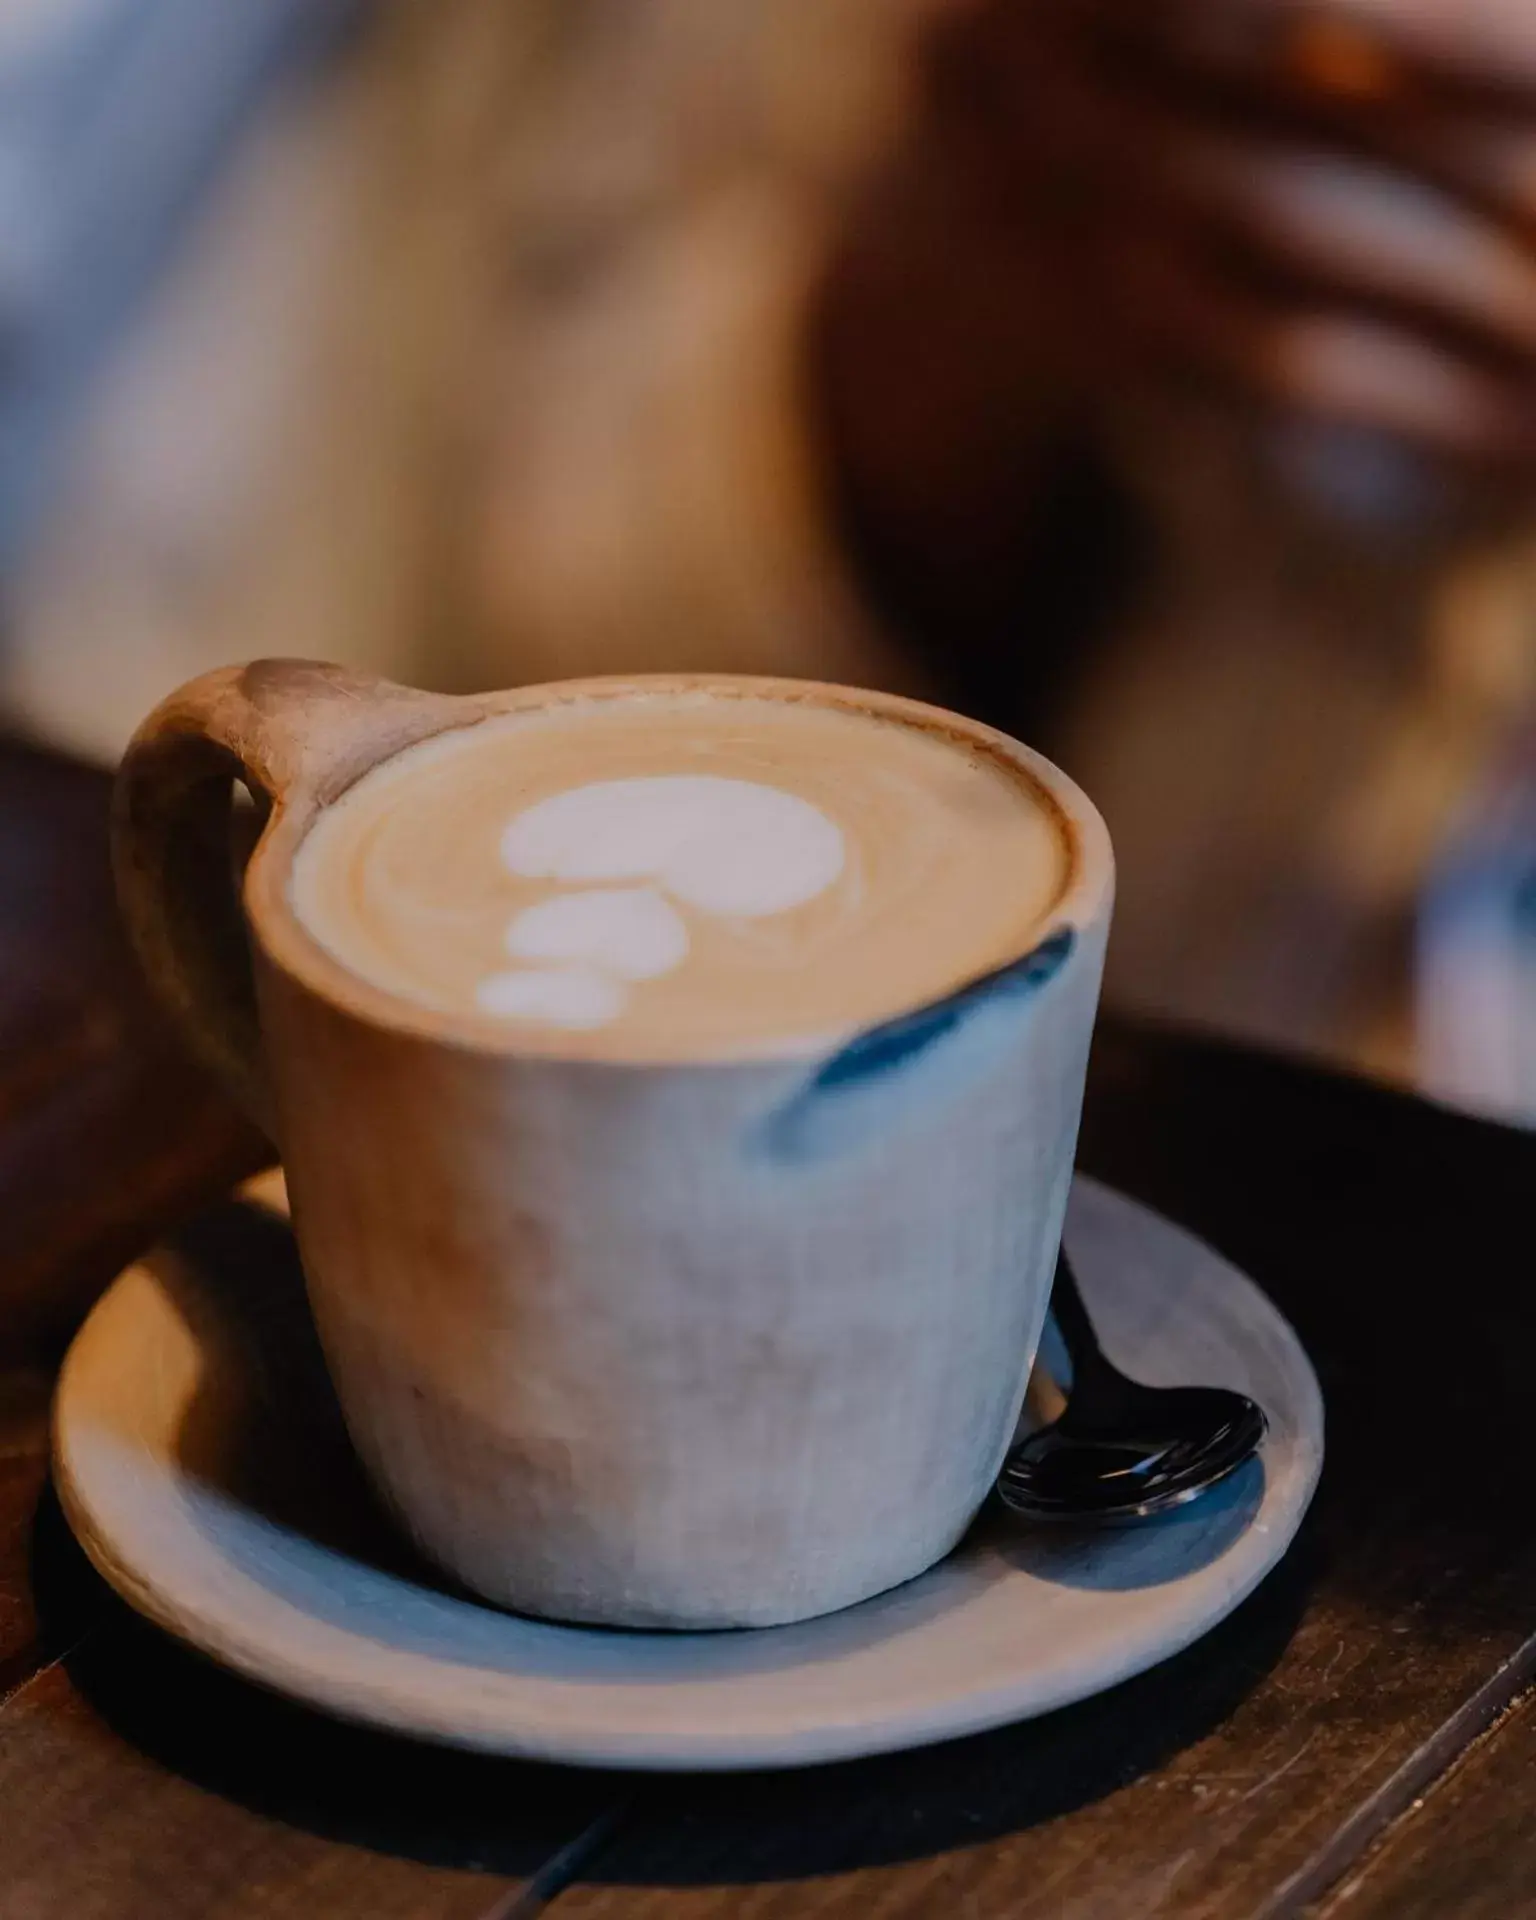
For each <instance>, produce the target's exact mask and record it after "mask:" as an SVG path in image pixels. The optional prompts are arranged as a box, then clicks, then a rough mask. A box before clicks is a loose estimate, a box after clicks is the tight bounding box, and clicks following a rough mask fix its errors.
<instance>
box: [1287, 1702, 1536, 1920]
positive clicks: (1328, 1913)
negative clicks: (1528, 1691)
mask: <svg viewBox="0 0 1536 1920" xmlns="http://www.w3.org/2000/svg"><path fill="white" fill-rule="evenodd" d="M1533 1807H1536V1699H1533V1698H1532V1697H1531V1696H1530V1695H1527V1696H1525V1697H1524V1698H1523V1699H1522V1700H1521V1701H1520V1703H1519V1704H1518V1705H1517V1706H1515V1707H1514V1708H1512V1709H1511V1710H1510V1712H1509V1713H1508V1715H1507V1716H1506V1717H1505V1718H1504V1719H1503V1720H1501V1721H1500V1722H1499V1724H1498V1725H1497V1726H1496V1727H1495V1728H1494V1729H1493V1730H1492V1731H1491V1732H1490V1733H1489V1734H1488V1735H1487V1736H1486V1738H1485V1739H1483V1740H1481V1741H1479V1742H1478V1743H1477V1745H1475V1746H1474V1747H1472V1749H1471V1750H1470V1751H1469V1752H1468V1753H1467V1754H1466V1756H1465V1758H1464V1759H1463V1760H1462V1761H1461V1762H1460V1763H1459V1765H1457V1767H1456V1768H1455V1769H1454V1771H1452V1772H1451V1773H1450V1774H1449V1775H1448V1776H1447V1778H1446V1780H1445V1782H1444V1784H1443V1785H1442V1786H1441V1787H1440V1788H1439V1789H1438V1790H1437V1791H1436V1792H1435V1793H1433V1794H1431V1795H1430V1796H1429V1797H1428V1799H1427V1800H1426V1801H1425V1802H1424V1804H1423V1805H1422V1806H1420V1807H1415V1808H1414V1810H1413V1811H1412V1813H1410V1814H1408V1815H1407V1816H1406V1817H1405V1818H1404V1819H1403V1820H1402V1822H1401V1823H1400V1824H1399V1825H1398V1826H1397V1827H1396V1828H1395V1829H1394V1831H1393V1832H1392V1833H1390V1834H1389V1835H1388V1836H1387V1838H1386V1839H1385V1840H1384V1841H1383V1842H1382V1844H1381V1846H1380V1848H1379V1849H1378V1850H1377V1851H1376V1852H1374V1853H1373V1854H1372V1855H1371V1856H1370V1858H1369V1859H1368V1860H1366V1861H1365V1863H1364V1864H1363V1866H1362V1867H1361V1869H1360V1871H1359V1872H1358V1873H1355V1874H1352V1875H1351V1876H1350V1878H1349V1879H1348V1880H1346V1881H1345V1882H1344V1883H1343V1885H1341V1886H1340V1887H1339V1889H1338V1891H1337V1893H1336V1894H1335V1895H1334V1897H1333V1898H1332V1899H1331V1900H1329V1901H1328V1902H1327V1904H1326V1905H1325V1906H1324V1907H1323V1908H1322V1909H1321V1911H1320V1914H1319V1920H1343V1916H1344V1915H1346V1914H1347V1915H1348V1916H1349V1920H1440V1916H1441V1915H1442V1914H1455V1915H1456V1916H1457V1917H1458V1920H1507V1917H1508V1916H1509V1915H1511V1914H1525V1913H1530V1912H1531V1911H1533V1910H1536V1819H1533V1817H1532V1809H1533Z"/></svg>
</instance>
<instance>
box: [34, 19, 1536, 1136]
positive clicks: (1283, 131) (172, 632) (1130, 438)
mask: <svg viewBox="0 0 1536 1920" xmlns="http://www.w3.org/2000/svg"><path fill="white" fill-rule="evenodd" d="M1533 481H1536V11H1533V10H1532V9H1531V8H1530V7H1529V6H1528V5H1527V4H1526V0H1330V4H1327V5H1311V4H1308V5H1303V4H1300V3H1299V0H1166V4H1161V5H1159V6H1158V7H1156V8H1153V9H1148V8H1147V7H1145V6H1144V5H1141V4H1137V3H1136V0H221V3H220V4H219V5H217V6H209V5H208V4H207V0H0V708H3V718H4V721H5V723H6V724H8V725H9V726H10V728H11V729H12V730H13V731H16V730H20V731H23V732H26V733H29V734H32V735H34V736H37V737H41V738H43V739H45V740H47V741H49V742H51V743H54V744H56V745H59V746H62V747H64V748H66V749H68V750H69V751H71V752H74V753H77V754H80V755H83V756H85V757H88V758H92V759H97V760H101V761H110V760H111V759H112V758H113V757H115V755H116V754H117V752H118V751H119V750H120V748H121V745H122V743H123V741H124V740H125V739H126V737H127V734H128V733H129V731H130V730H131V728H132V726H133V725H134V724H135V722H136V721H137V720H138V719H139V718H140V717H141V715H142V714H143V713H144V712H145V711H146V710H147V709H148V708H149V707H150V706H151V705H152V704H153V703H154V702H155V701H156V700H157V699H158V698H160V696H161V695H162V694H163V693H165V692H166V691H168V690H169V689H170V688H171V687H172V686H173V685H175V684H176V683H177V682H179V681H180V680H182V679H184V678H186V677H188V676H189V675H191V674H193V673H195V672H198V671H200V670H202V669H203V668H205V667H208V666H212V665H215V664H219V663H221V662H224V661H228V660H233V659H240V658H246V657H250V656H253V655H259V654H264V653H278V654H291V655H295V654H296V655H311V656H317V657H325V658H331V659H340V660H345V661H348V662H353V663H357V664H362V665H366V666H368V667H371V668H373V669H376V670H378V671H380V672H384V673H387V674H391V675H393V676H395V677H398V678H402V679H408V680H412V681H416V682H419V683H422V684H433V685H442V686H447V687H455V688H462V687H471V686H476V685H508V684H512V683H516V682H520V681H531V680H542V679H551V678H557V677H561V676H564V675H568V674H575V673H585V672H593V671H605V670H619V669H626V668H637V667H640V668H644V667H668V666H710V667H719V668H735V669H741V670H750V671H777V672H785V673H791V674H802V675H812V676H816V677H821V678H827V679H836V680H852V681H865V682H872V683H880V684H886V685H891V686H896V687H900V688H905V689H908V690H912V691H917V692H921V693H926V694H928V695H930V696H931V697H935V698H938V699H941V700H943V701H945V702H947V703H949V704H952V705H955V706H958V707H961V708H963V709H966V710H968V711H970V712H973V713H977V714H979V715H981V716H982V717H983V718H986V719H988V720H991V721H993V722H995V723H996V724H998V725H1001V726H1003V727H1006V728H1008V729H1009V730H1011V731H1014V732H1017V733H1019V734H1021V735H1022V736H1023V737H1024V738H1026V739H1028V740H1029V741H1031V743H1032V744H1035V745H1037V746H1040V747H1042V748H1043V749H1044V750H1045V751H1047V752H1048V753H1050V754H1051V755H1052V757H1054V758H1056V759H1057V760H1059V761H1060V762H1061V763H1062V764H1063V765H1065V766H1066V767H1067V769H1068V770H1069V771H1070V772H1072V773H1073V774H1074V775H1076V776H1077V777H1078V778H1079V779H1080V780H1081V781H1082V782H1083V784H1084V785H1085V786H1086V787H1087V788H1088V789H1089V791H1090V792H1091V793H1092V794H1093V795H1094V797H1095V798H1096V799H1097V800H1098V801H1099V803H1100V805H1101V807H1102V808H1103V810H1104V812H1105V813H1106V815H1107V817H1108V819H1109V822H1110V827H1111V830H1112V832H1113V834H1114V837H1115V841H1116V845H1117V849H1118V853H1119V858H1120V863H1121V907H1120V912H1119V917H1118V921H1117V929H1116V936H1115V942H1114V946H1113V950H1112V956H1111V964H1110V977H1109V982H1108V991H1109V994H1110V996H1111V997H1112V999H1114V1000H1115V1001H1116V1002H1118V1003H1119V1004H1122V1005H1125V1006H1133V1007H1137V1008H1140V1009H1142V1010H1149V1011H1152V1012H1158V1013H1164V1014H1169V1015H1174V1016H1177V1017H1180V1018H1183V1019H1189V1020H1194V1021H1197V1022H1200V1023H1203V1024H1206V1025H1211V1026H1215V1027H1217V1028H1219V1029H1221V1030H1223V1031H1227V1032H1234V1033H1238V1034H1241V1035H1245V1036H1249V1037H1255V1038H1259V1039H1263V1040H1268V1041H1272V1042H1276V1043H1279V1044H1281V1045H1284V1046H1288V1047H1293V1048H1299V1049H1303V1050H1306V1051H1309V1052H1312V1053H1315V1054H1320V1055H1322V1056H1324V1057H1327V1058H1331V1059H1334V1060H1338V1061H1342V1062H1344V1063H1346V1064H1348V1065H1351V1066H1354V1067H1357V1068H1360V1069H1362V1070H1364V1071H1367V1072H1370V1073H1373V1074H1377V1075H1381V1076H1384V1077H1387V1078H1392V1079H1396V1080H1399V1081H1404V1082H1408V1083H1413V1084H1417V1085H1419V1086H1421V1087H1424V1088H1427V1089H1428V1090H1429V1091H1431V1092H1435V1093H1439V1094H1441V1095H1442V1096H1444V1097H1446V1098H1449V1099H1453V1100H1456V1101H1458V1102H1460V1103H1462V1104H1466V1105H1469V1106H1472V1107H1476V1108H1479V1109H1481V1110H1485V1111H1489V1112H1494V1113H1499V1114H1503V1115H1505V1116H1507V1117H1511V1118H1515V1119H1523V1120H1524V1121H1526V1122H1527V1123H1529V1122H1530V1121H1532V1120H1536V799H1533V792H1536V746H1533V740H1536V732H1533V725H1536V486H1533Z"/></svg>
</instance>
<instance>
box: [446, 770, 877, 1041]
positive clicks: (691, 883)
mask: <svg viewBox="0 0 1536 1920" xmlns="http://www.w3.org/2000/svg"><path fill="white" fill-rule="evenodd" d="M501 857H502V861H503V863H504V865H505V866H506V867H507V869H508V870H509V871H510V872H511V873H514V874H516V875H518V876H519V877H520V878H523V879H537V880H563V881H578V882H579V881H588V882H590V881H609V882H612V881H620V880H648V881H650V882H652V884H651V885H648V886H638V887H636V886H630V887H615V886H606V887H602V888H600V889H588V890H585V891H582V892H579V893H567V894H556V895H554V896H553V897H552V898H550V899H547V900H541V901H538V902H537V903H535V904H534V905H533V906H530V907H526V908H524V910H523V911H522V912H521V913H519V914H518V915H517V916H516V918H515V919H514V920H513V921H512V923H511V924H510V926H509V927H508V928H507V931H506V948H507V952H508V953H509V954H510V955H511V956H512V957H513V958H514V959H518V960H529V961H545V962H565V963H567V964H566V965H564V966H558V965H557V966H548V965H546V966H543V967H540V968H538V969H537V970H525V969H518V970H511V971H507V972H502V973H496V974H492V975H491V976H489V978H487V979H485V980H483V981H481V983H480V985H479V987H478V988H477V990H476V995H475V997H476V1001H477V1003H478V1004H479V1006H480V1008H481V1010H482V1011H483V1012H486V1013H491V1014H499V1015H501V1016H503V1017H506V1018H512V1019H524V1020H528V1019H532V1020H544V1021H547V1022H549V1023H550V1024H552V1025H555V1026H568V1027H594V1026H601V1025H602V1024H604V1023H605V1022H606V1021H607V1020H610V1019H614V1018H616V1017H617V1016H618V1015H619V1013H621V1012H622V1011H623V1008H624V1005H625V1002H626V1000H627V998H628V988H627V986H626V985H625V984H624V983H626V982H629V981H634V980H651V979H656V978H658V977H660V976H661V975H662V974H664V973H670V972H672V971H673V970H674V969H675V968H677V967H680V966H681V965H682V964H683V962H684V960H685V959H686V958H687V955H688V948H689V939H688V929H687V925H686V923H685V922H684V921H683V919H682V916H681V915H680V914H679V913H678V911H677V909H676V908H675V907H674V906H673V905H672V904H671V902H670V901H669V900H668V899H667V898H666V895H667V894H668V893H670V894H671V895H673V896H674V897H675V898H676V899H678V900H681V901H682V902H683V904H684V905H685V906H689V907H692V908H694V909H695V910H696V911H698V912H701V913H708V914H714V915H719V916H722V917H729V918H738V919H756V918H761V917H765V916H767V915H771V914H776V913H785V912H788V911H789V910H790V908H792V907H798V906H803V905H804V904H805V903H806V902H807V901H809V900H814V899H815V898H816V896H817V895H818V894H819V893H823V892H825V890H826V889H827V888H828V887H829V886H831V885H832V883H833V881H835V880H836V879H837V877H838V875H839V874H840V873H841V872H842V870H843V866H844V863H845V861H846V858H847V853H846V848H845V846H844V841H843V834H842V831H841V829H840V828H839V827H838V826H837V825H836V823H835V822H834V821H832V820H830V819H828V817H827V816H826V814H824V813H823V812H822V811H821V809H820V808H819V807H815V806H813V805H812V804H811V803H810V802H809V801H808V800H803V799H801V798H800V797H799V796H798V795H797V794H792V793H786V792H784V790H783V789H782V788H779V787H770V786H764V785H762V784H761V783H760V782H758V781H754V780H736V779H727V778H722V777H721V776H719V775H714V774H658V775H652V776H648V777H643V778H635V779H628V780H597V781H591V782H589V783H588V784H587V785H585V786H580V787H570V788H567V789H566V790H565V791H564V792H563V793H555V794H551V795H549V796H548V797H547V798H546V799H544V800H541V801H539V802H537V804H535V805H534V806H531V807H529V808H527V809H526V810H525V811H524V812H522V813H520V814H518V815H516V816H515V818H514V819H512V820H511V821H510V822H509V823H508V825H507V828H506V830H505V832H504V833H503V834H502V837H501ZM663 890H664V891H663Z"/></svg>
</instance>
